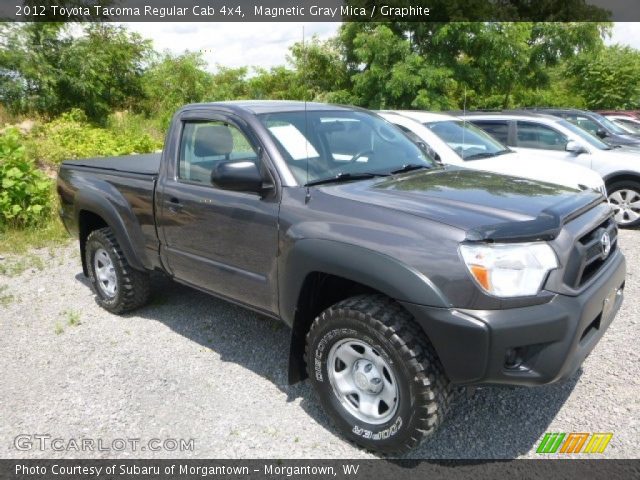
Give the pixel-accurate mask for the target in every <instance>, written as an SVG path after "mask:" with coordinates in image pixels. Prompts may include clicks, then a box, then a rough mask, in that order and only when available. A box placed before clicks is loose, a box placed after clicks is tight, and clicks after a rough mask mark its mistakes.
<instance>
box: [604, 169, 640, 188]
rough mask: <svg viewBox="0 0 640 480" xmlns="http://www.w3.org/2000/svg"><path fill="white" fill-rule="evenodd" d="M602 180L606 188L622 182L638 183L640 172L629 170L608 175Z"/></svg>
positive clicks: (639, 181)
mask: <svg viewBox="0 0 640 480" xmlns="http://www.w3.org/2000/svg"><path fill="white" fill-rule="evenodd" d="M603 180H604V183H605V185H606V186H607V188H608V187H609V185H613V184H614V183H617V182H623V181H631V182H638V183H640V172H633V171H629V170H627V171H618V172H614V173H610V174H609V175H606V176H604V177H603Z"/></svg>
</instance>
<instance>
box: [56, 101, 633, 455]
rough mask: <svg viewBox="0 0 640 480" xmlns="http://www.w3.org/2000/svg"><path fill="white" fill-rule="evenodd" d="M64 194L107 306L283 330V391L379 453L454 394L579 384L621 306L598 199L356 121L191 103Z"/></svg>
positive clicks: (286, 109) (431, 424) (619, 264)
mask: <svg viewBox="0 0 640 480" xmlns="http://www.w3.org/2000/svg"><path fill="white" fill-rule="evenodd" d="M300 140H302V143H301V142H300ZM301 147H302V148H301ZM57 189H58V192H59V195H60V202H61V217H62V220H63V221H64V224H65V226H66V227H67V229H68V230H69V231H70V232H73V234H74V235H76V236H77V238H78V239H79V247H80V256H81V259H82V268H83V271H84V274H85V275H86V276H88V278H89V281H90V284H91V286H92V287H93V289H94V291H95V294H96V300H97V302H98V304H100V305H101V306H102V307H103V308H105V309H107V310H108V311H110V312H113V313H118V314H119V313H123V312H126V311H129V310H133V309H135V308H138V307H141V306H143V305H144V304H145V303H146V302H147V299H148V298H149V291H150V283H149V273H150V272H152V271H157V272H164V273H165V274H166V275H168V276H170V277H171V278H173V279H175V280H176V281H178V282H181V283H184V284H186V285H189V286H191V287H194V288H197V289H199V290H202V291H204V292H207V293H210V294H212V295H215V296H219V297H221V298H223V299H226V300H229V301H232V302H235V303H238V304H240V305H242V306H245V307H247V308H250V309H253V310H255V311H257V312H260V313H262V314H264V315H267V316H269V317H273V318H277V319H281V320H282V321H284V322H285V323H286V324H287V325H289V326H290V327H291V328H292V334H291V347H290V352H289V359H290V361H289V379H290V381H292V382H295V381H298V380H301V379H303V378H305V377H306V376H308V377H309V379H310V382H311V384H312V385H313V387H314V388H315V390H316V392H317V395H318V397H319V400H320V403H321V404H322V406H323V407H324V409H325V410H326V412H327V413H328V415H329V416H330V417H331V418H332V419H333V421H334V422H335V424H336V425H337V428H338V429H339V430H340V431H341V432H342V434H343V435H345V436H346V437H347V438H349V439H350V440H352V441H354V442H356V443H358V444H360V445H362V446H364V447H366V448H368V449H372V450H376V451H381V452H397V451H404V450H407V449H410V448H412V447H414V446H416V445H417V444H418V443H419V442H420V441H421V440H422V439H423V438H425V437H427V436H428V435H430V434H432V433H433V432H434V431H435V430H436V429H437V428H438V427H439V426H440V424H441V423H442V422H443V420H444V419H445V417H446V415H447V412H448V410H449V407H450V404H451V401H452V394H453V386H454V385H477V384H509V385H540V384H545V383H550V382H556V381H560V380H563V379H566V378H568V377H570V376H571V375H572V374H573V373H574V372H575V371H576V370H577V369H578V368H579V366H580V364H581V363H582V361H583V360H584V358H585V357H586V356H587V355H588V354H589V352H590V351H591V350H592V349H593V348H594V347H595V345H596V344H597V343H598V341H599V340H600V339H601V338H602V336H603V335H604V333H605V331H606V330H607V328H608V327H609V325H610V324H611V322H612V321H613V318H614V317H615V315H616V312H617V311H618V309H619V308H620V305H621V303H622V298H623V290H624V285H625V272H626V266H625V259H624V256H623V254H622V252H621V250H620V248H619V247H618V241H617V228H616V224H615V222H614V221H613V218H612V215H613V211H612V209H611V206H610V205H609V204H608V203H607V201H606V200H605V199H604V197H603V196H602V195H601V194H599V193H596V192H593V191H590V190H586V191H581V192H576V191H575V190H574V189H569V188H566V187H563V186H560V185H553V184H549V183H539V182H534V181H531V180H527V179H524V178H517V177H508V176H503V175H497V174H493V173H489V172H478V171H473V170H469V169H463V168H459V167H454V166H442V165H438V164H436V163H434V162H433V161H431V160H430V159H429V158H428V157H427V156H426V155H425V154H424V152H422V150H420V148H418V147H417V146H416V145H415V144H414V143H413V142H411V141H410V140H409V139H408V138H407V136H406V135H404V134H403V133H402V132H401V131H400V130H398V129H397V128H395V127H393V126H392V125H390V124H389V123H388V122H386V121H385V120H383V119H382V118H380V117H378V116H377V115H375V114H373V113H371V112H367V111H363V110H357V109H352V108H347V107H338V106H334V105H324V104H316V103H304V102H258V101H242V102H225V103H210V104H199V105H189V106H186V107H184V108H182V109H181V110H179V111H178V112H177V113H176V114H175V116H174V117H173V120H172V123H171V125H170V129H169V132H168V135H167V139H166V143H165V146H164V150H163V152H162V153H161V154H160V155H145V156H143V155H137V156H126V157H119V158H102V159H82V160H73V161H66V162H63V163H62V166H61V167H60V172H59V176H58V183H57ZM150 341H153V339H150ZM254 347H255V346H252V345H246V348H247V349H251V348H254ZM173 361H180V359H178V358H176V359H174V360H173ZM245 387H246V388H250V386H243V387H239V388H245ZM192 401H193V402H198V401H207V399H206V398H193V399H192ZM208 420H210V421H215V419H206V418H203V419H200V421H208Z"/></svg>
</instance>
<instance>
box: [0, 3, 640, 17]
mask: <svg viewBox="0 0 640 480" xmlns="http://www.w3.org/2000/svg"><path fill="white" fill-rule="evenodd" d="M0 18H2V19H3V20H4V21H18V22H44V21H62V22H72V21H113V22H343V21H349V22H384V21H396V22H397V21H404V22H452V21H557V22H569V21H578V22H587V21H618V22H633V21H640V2H638V1H637V0H613V1H608V0H564V1H557V0H2V2H0Z"/></svg>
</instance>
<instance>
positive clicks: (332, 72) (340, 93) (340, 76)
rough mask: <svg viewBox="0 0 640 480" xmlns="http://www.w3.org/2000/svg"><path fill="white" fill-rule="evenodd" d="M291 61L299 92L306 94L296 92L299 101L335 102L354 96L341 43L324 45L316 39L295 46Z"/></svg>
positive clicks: (334, 42) (290, 53) (329, 41)
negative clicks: (335, 99) (337, 99)
mask: <svg viewBox="0 0 640 480" xmlns="http://www.w3.org/2000/svg"><path fill="white" fill-rule="evenodd" d="M287 60H288V61H289V63H290V64H291V65H292V67H293V69H294V71H295V72H296V74H297V75H296V80H295V81H296V83H297V85H298V87H299V88H298V89H297V90H302V91H301V92H298V91H296V94H295V95H296V96H295V98H302V99H306V100H318V101H332V98H348V97H349V96H350V93H348V90H349V89H350V86H351V82H350V79H349V72H348V71H347V65H346V63H345V61H344V58H343V55H342V51H341V49H340V43H339V42H338V39H336V38H332V39H329V40H326V41H322V40H320V39H319V38H318V37H317V36H313V37H312V38H311V40H310V41H307V42H305V43H302V42H297V43H294V44H293V45H292V46H291V47H290V48H289V56H288V57H287Z"/></svg>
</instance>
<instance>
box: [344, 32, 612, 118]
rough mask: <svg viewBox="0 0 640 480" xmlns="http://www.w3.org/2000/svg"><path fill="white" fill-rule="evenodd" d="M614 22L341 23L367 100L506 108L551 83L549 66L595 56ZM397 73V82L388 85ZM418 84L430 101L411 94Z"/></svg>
mask: <svg viewBox="0 0 640 480" xmlns="http://www.w3.org/2000/svg"><path fill="white" fill-rule="evenodd" d="M609 27H610V24H608V23H540V22H518V23H509V22H474V23H469V22H452V23H444V24H442V23H435V22H415V23H403V22H388V23H385V24H382V25H381V24H379V25H375V24H370V23H348V24H345V25H343V26H342V27H341V30H340V34H339V41H340V43H341V46H342V47H341V48H342V51H343V58H344V61H345V63H346V65H347V68H348V70H349V71H350V72H351V78H352V79H353V83H354V87H355V88H358V84H359V83H360V84H361V88H360V89H361V90H366V91H368V92H369V95H366V94H365V95H364V97H363V98H362V101H361V102H360V104H361V105H363V106H371V107H378V106H379V105H381V104H383V103H386V104H396V105H397V104H398V103H400V104H401V105H404V106H408V105H410V106H413V107H417V108H430V109H437V108H439V105H442V106H443V108H446V105H451V104H453V105H455V106H456V107H457V108H461V107H462V103H463V102H464V99H465V98H466V99H467V107H472V108H473V107H476V108H507V107H512V106H516V101H515V99H516V98H520V99H522V98H523V97H524V95H523V94H524V92H527V91H531V90H538V91H539V90H541V89H550V77H549V70H550V69H552V68H554V67H556V66H558V65H560V64H561V63H563V62H567V61H569V60H570V59H572V58H574V57H575V56H576V55H578V54H584V55H586V56H590V55H595V54H596V53H597V52H598V51H599V50H600V49H601V48H602V46H603V36H604V35H605V34H606V33H607V32H608V29H609ZM394 77H395V78H397V79H398V80H399V81H398V82H396V86H395V88H391V89H390V88H389V87H390V85H389V82H391V81H392V79H393V78H394ZM405 82H406V83H405ZM403 87H404V90H406V91H402V88H403ZM412 88H413V89H414V90H415V89H420V88H422V89H423V90H424V93H423V96H424V95H428V96H429V98H428V99H427V101H424V100H423V99H422V98H421V96H416V98H414V99H413V100H411V101H407V98H408V97H409V96H410V93H409V91H410V90H411V89H412ZM362 93H366V92H362ZM376 94H377V96H378V98H375V96H376ZM360 96H362V95H360ZM434 97H435V98H434ZM381 100H384V102H382V101H381ZM370 102H372V103H370ZM551 103H556V102H551Z"/></svg>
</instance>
